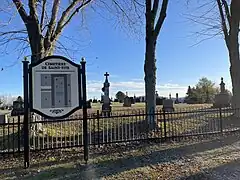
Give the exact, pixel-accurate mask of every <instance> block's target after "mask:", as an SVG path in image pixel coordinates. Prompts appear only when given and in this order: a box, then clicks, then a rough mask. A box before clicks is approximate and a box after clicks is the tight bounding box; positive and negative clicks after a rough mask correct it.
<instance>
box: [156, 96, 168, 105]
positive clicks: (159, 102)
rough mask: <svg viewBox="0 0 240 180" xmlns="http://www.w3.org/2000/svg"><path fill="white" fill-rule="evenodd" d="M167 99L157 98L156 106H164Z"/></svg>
mask: <svg viewBox="0 0 240 180" xmlns="http://www.w3.org/2000/svg"><path fill="white" fill-rule="evenodd" d="M165 99H166V98H163V97H157V98H156V105H163V101H164V100H165Z"/></svg>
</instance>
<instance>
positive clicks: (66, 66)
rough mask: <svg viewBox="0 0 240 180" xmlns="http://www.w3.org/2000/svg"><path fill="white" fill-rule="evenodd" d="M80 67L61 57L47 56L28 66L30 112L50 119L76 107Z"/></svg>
mask: <svg viewBox="0 0 240 180" xmlns="http://www.w3.org/2000/svg"><path fill="white" fill-rule="evenodd" d="M79 70H80V65H78V64H75V63H73V62H72V61H70V60H68V59H67V58H65V57H62V56H48V57H46V58H44V59H42V60H41V61H40V62H39V63H36V64H32V65H30V94H31V98H30V99H31V100H32V102H31V103H30V105H31V109H32V111H34V112H37V113H39V114H41V115H44V116H46V117H50V118H59V117H64V116H66V115H69V114H71V113H73V112H74V111H75V110H77V109H79V108H80V101H81V98H80V96H81V93H80V92H81V89H80V80H81V78H80V75H79V74H80V72H79Z"/></svg>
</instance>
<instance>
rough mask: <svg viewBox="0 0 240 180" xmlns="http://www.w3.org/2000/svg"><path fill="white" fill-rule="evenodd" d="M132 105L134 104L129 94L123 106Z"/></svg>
mask: <svg viewBox="0 0 240 180" xmlns="http://www.w3.org/2000/svg"><path fill="white" fill-rule="evenodd" d="M131 105H132V101H131V99H130V98H129V97H128V96H126V97H125V98H124V101H123V107H131Z"/></svg>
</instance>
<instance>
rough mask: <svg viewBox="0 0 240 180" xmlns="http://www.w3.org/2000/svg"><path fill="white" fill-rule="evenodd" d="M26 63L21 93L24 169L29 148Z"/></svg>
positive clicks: (27, 162)
mask: <svg viewBox="0 0 240 180" xmlns="http://www.w3.org/2000/svg"><path fill="white" fill-rule="evenodd" d="M28 63H29V61H27V60H24V61H23V91H24V123H23V134H24V135H23V137H24V167H25V168H28V167H29V158H30V147H29V107H28V106H29V104H28V95H29V93H28Z"/></svg>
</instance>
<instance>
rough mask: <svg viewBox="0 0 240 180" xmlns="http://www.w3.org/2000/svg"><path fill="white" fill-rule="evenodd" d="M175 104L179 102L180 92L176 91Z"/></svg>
mask: <svg viewBox="0 0 240 180" xmlns="http://www.w3.org/2000/svg"><path fill="white" fill-rule="evenodd" d="M175 104H179V99H178V93H176V100H175Z"/></svg>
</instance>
